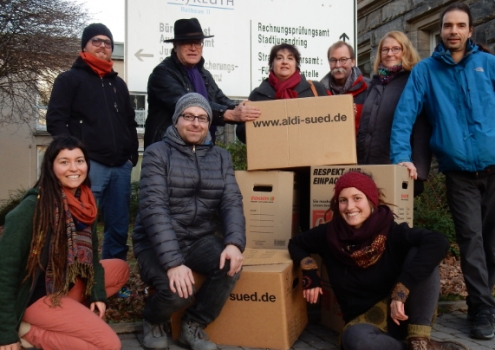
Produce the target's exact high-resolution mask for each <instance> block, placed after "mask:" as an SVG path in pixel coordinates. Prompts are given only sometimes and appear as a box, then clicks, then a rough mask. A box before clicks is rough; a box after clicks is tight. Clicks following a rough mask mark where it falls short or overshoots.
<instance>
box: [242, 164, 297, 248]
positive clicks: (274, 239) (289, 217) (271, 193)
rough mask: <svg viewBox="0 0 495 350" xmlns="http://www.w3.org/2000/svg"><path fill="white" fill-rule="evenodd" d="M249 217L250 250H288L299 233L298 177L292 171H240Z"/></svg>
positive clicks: (247, 232)
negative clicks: (296, 178)
mask: <svg viewBox="0 0 495 350" xmlns="http://www.w3.org/2000/svg"><path fill="white" fill-rule="evenodd" d="M235 177H236V180H237V183H238V184H239V188H240V189H241V193H242V197H243V199H242V204H243V207H244V216H245V217H246V247H247V248H263V249H287V246H288V245H289V239H290V238H291V237H292V235H294V234H296V233H297V232H298V229H299V207H298V204H299V201H298V199H297V190H296V187H297V184H296V183H295V180H294V179H295V175H294V173H293V172H289V171H249V172H248V171H236V172H235Z"/></svg>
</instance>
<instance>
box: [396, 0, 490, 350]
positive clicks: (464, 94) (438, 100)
mask: <svg viewBox="0 0 495 350" xmlns="http://www.w3.org/2000/svg"><path fill="white" fill-rule="evenodd" d="M473 30H474V27H473V17H472V15H471V11H470V9H469V6H468V5H466V4H465V3H454V4H451V5H449V6H448V7H446V9H445V10H444V11H443V12H442V14H441V15H440V37H441V39H442V41H441V42H440V43H439V44H438V45H437V47H436V48H435V51H434V52H433V54H432V55H431V57H428V58H425V59H424V60H422V61H420V62H419V63H418V64H417V65H416V66H415V67H414V69H413V70H412V71H411V75H410V76H409V79H408V81H407V84H406V87H405V89H404V91H403V92H402V95H401V98H400V100H399V104H398V105H397V108H396V109H395V114H394V121H393V124H392V135H391V139H390V156H391V161H392V163H400V164H402V165H404V166H406V167H407V168H408V169H409V172H410V174H411V177H417V171H416V167H415V166H414V164H413V163H412V160H411V145H410V142H409V140H410V135H411V131H412V128H413V125H414V123H415V120H416V118H417V116H418V114H420V113H421V111H424V112H425V113H426V116H427V117H428V120H429V122H430V123H431V125H432V127H433V133H432V135H431V138H430V146H431V149H432V151H433V153H434V154H435V157H436V159H437V161H438V168H439V170H440V171H441V172H443V173H444V174H445V185H446V188H447V200H448V203H449V207H450V211H451V212H452V219H453V221H454V225H455V231H456V238H457V243H458V244H459V250H460V252H461V268H462V273H463V275H464V281H465V282H466V288H467V292H468V296H467V298H466V303H467V306H468V319H469V320H471V321H472V324H471V330H470V336H471V337H472V338H476V339H485V340H488V339H493V338H494V336H495V334H494V333H495V299H494V298H493V295H492V293H493V287H494V285H495V147H494V145H495V118H494V117H493V113H494V112H493V111H494V110H495V88H494V87H495V56H493V55H492V54H489V53H486V52H483V50H482V49H480V47H479V46H478V45H476V43H475V42H474V41H473V40H472V39H471V36H472V35H473ZM491 344H492V345H491V346H490V348H493V345H494V343H493V342H492V343H491Z"/></svg>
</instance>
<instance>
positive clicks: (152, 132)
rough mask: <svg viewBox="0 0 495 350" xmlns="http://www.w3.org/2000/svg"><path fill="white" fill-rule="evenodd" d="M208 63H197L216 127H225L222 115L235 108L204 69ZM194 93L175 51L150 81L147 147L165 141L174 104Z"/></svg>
mask: <svg viewBox="0 0 495 350" xmlns="http://www.w3.org/2000/svg"><path fill="white" fill-rule="evenodd" d="M204 63H205V60H204V58H202V57H201V60H200V61H199V63H198V64H197V68H198V70H199V72H200V73H201V75H202V77H203V80H204V82H205V85H206V91H207V93H208V101H209V102H210V106H211V109H212V111H213V119H212V124H213V125H224V124H225V122H224V120H223V113H224V112H225V111H226V110H227V109H233V108H234V106H235V103H234V102H233V101H232V100H230V99H229V98H228V97H227V96H225V94H224V93H223V92H222V90H220V88H219V87H218V85H217V84H216V83H215V80H213V77H212V75H211V73H210V72H209V71H207V70H206V69H205V68H204ZM188 92H195V90H194V85H193V84H192V82H191V80H190V79H189V75H188V74H187V71H186V69H185V68H184V65H183V64H182V63H181V62H180V61H179V59H178V58H177V54H176V53H175V51H172V54H171V55H170V56H169V57H167V58H166V59H164V60H163V61H162V62H161V63H160V64H159V65H158V66H156V67H155V69H153V72H152V73H151V75H150V77H149V79H148V118H147V119H146V124H145V129H144V148H146V147H148V146H149V145H151V144H152V143H155V142H157V141H160V140H162V139H163V135H164V134H165V131H166V130H167V128H168V127H169V126H170V125H172V115H173V114H174V111H175V104H176V103H177V101H178V100H179V98H181V97H182V96H183V95H185V94H187V93H188Z"/></svg>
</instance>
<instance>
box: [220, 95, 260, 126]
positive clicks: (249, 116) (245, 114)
mask: <svg viewBox="0 0 495 350" xmlns="http://www.w3.org/2000/svg"><path fill="white" fill-rule="evenodd" d="M246 102H248V100H244V101H242V102H241V103H239V105H237V106H236V107H235V108H234V109H229V110H226V111H225V113H224V115H223V117H224V119H225V120H227V121H233V122H251V121H253V120H255V119H257V118H258V117H259V116H260V115H261V111H260V109H259V108H257V107H254V106H248V105H246Z"/></svg>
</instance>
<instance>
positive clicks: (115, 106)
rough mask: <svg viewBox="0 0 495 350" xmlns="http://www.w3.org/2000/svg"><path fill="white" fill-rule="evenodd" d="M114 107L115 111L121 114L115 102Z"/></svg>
mask: <svg viewBox="0 0 495 350" xmlns="http://www.w3.org/2000/svg"><path fill="white" fill-rule="evenodd" d="M113 107H114V108H115V110H116V111H117V113H119V109H118V108H117V102H114V103H113Z"/></svg>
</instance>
